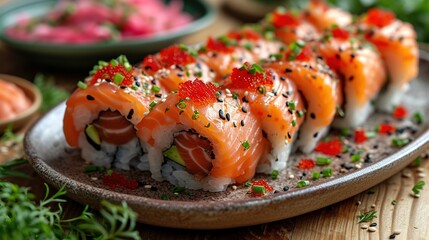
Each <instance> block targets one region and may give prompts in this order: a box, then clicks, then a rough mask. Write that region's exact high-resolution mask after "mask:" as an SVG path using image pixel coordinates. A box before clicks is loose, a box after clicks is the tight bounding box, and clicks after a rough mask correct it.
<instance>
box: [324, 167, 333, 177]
mask: <svg viewBox="0 0 429 240" xmlns="http://www.w3.org/2000/svg"><path fill="white" fill-rule="evenodd" d="M322 176H323V177H332V168H330V167H329V168H325V169H323V170H322Z"/></svg>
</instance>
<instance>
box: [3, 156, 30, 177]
mask: <svg viewBox="0 0 429 240" xmlns="http://www.w3.org/2000/svg"><path fill="white" fill-rule="evenodd" d="M24 163H27V160H25V159H15V160H12V161H9V162H7V163H5V164H2V165H0V179H2V178H5V177H22V178H30V177H29V176H28V175H27V174H25V173H23V172H20V171H15V170H12V168H13V167H16V166H19V165H22V164H24Z"/></svg>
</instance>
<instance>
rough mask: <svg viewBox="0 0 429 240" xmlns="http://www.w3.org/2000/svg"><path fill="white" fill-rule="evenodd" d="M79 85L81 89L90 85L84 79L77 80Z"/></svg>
mask: <svg viewBox="0 0 429 240" xmlns="http://www.w3.org/2000/svg"><path fill="white" fill-rule="evenodd" d="M77 86H78V87H79V88H81V89H86V88H87V87H88V85H86V83H84V82H82V81H79V82H77Z"/></svg>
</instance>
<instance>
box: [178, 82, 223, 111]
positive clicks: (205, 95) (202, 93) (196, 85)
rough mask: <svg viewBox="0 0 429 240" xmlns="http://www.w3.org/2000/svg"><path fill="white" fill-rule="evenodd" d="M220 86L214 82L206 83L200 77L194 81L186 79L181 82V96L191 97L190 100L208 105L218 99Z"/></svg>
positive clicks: (184, 97) (183, 97) (179, 91)
mask: <svg viewBox="0 0 429 240" xmlns="http://www.w3.org/2000/svg"><path fill="white" fill-rule="evenodd" d="M217 91H219V88H218V87H216V85H214V84H213V83H204V82H203V81H201V80H199V79H195V80H194V81H186V82H184V83H180V84H179V90H178V93H179V96H180V98H182V99H186V98H189V101H191V102H193V103H195V104H200V105H206V104H208V103H212V102H215V101H216V92H217Z"/></svg>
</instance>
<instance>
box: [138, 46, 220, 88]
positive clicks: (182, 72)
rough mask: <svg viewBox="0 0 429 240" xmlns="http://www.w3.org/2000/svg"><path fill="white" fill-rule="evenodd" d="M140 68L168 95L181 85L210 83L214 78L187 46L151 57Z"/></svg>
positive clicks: (173, 48)
mask: <svg viewBox="0 0 429 240" xmlns="http://www.w3.org/2000/svg"><path fill="white" fill-rule="evenodd" d="M139 67H140V68H142V69H143V71H144V73H146V74H147V75H148V76H150V77H152V78H153V79H157V80H159V82H160V85H161V87H162V89H163V90H165V92H167V93H169V92H171V91H175V90H177V89H178V88H179V84H180V83H182V82H185V81H187V80H190V79H195V78H199V79H201V80H203V81H204V82H210V81H213V78H214V74H213V73H212V72H210V69H209V67H208V66H207V65H206V64H204V63H203V62H201V61H200V60H198V59H197V58H196V51H195V50H193V49H192V48H190V47H188V46H185V45H180V46H179V45H173V46H170V47H168V48H165V49H163V50H161V52H159V53H158V54H156V55H149V56H147V57H146V58H145V59H144V60H143V61H142V62H141V63H140V65H139Z"/></svg>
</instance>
